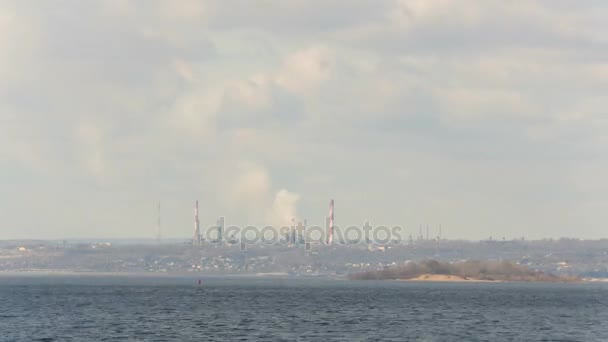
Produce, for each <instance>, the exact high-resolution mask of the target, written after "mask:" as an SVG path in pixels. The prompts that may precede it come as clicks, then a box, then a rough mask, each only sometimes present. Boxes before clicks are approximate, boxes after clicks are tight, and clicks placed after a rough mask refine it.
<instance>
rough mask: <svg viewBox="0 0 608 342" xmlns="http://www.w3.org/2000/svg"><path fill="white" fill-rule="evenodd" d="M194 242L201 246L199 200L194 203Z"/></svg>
mask: <svg viewBox="0 0 608 342" xmlns="http://www.w3.org/2000/svg"><path fill="white" fill-rule="evenodd" d="M192 244H193V245H195V246H199V245H200V244H201V227H200V222H199V220H198V200H197V201H196V204H195V205H194V237H193V239H192Z"/></svg>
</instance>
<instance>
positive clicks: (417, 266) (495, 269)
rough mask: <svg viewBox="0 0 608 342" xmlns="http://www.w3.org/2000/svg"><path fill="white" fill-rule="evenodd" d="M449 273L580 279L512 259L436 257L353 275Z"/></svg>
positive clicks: (481, 277)
mask: <svg viewBox="0 0 608 342" xmlns="http://www.w3.org/2000/svg"><path fill="white" fill-rule="evenodd" d="M426 274H432V275H445V276H455V277H460V278H462V279H463V280H486V281H534V282H565V281H568V282H570V281H578V280H580V279H579V278H576V277H563V276H556V275H553V274H548V273H544V272H540V271H535V270H532V269H530V268H528V267H526V266H523V265H518V264H514V263H512V262H509V261H463V262H456V263H442V262H439V261H436V260H425V261H421V262H418V263H416V262H408V263H405V264H403V265H400V266H396V267H390V268H386V269H384V270H379V271H367V272H361V273H355V274H351V275H350V276H349V278H350V279H356V280H391V279H393V280H396V279H403V280H407V279H414V278H417V277H419V276H422V275H426Z"/></svg>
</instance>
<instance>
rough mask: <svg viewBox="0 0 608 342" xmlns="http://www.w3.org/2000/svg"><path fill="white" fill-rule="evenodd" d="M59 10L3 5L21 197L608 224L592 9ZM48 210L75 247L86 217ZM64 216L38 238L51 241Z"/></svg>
mask: <svg viewBox="0 0 608 342" xmlns="http://www.w3.org/2000/svg"><path fill="white" fill-rule="evenodd" d="M71 5H72V6H74V7H70V6H65V7H62V8H61V9H59V8H57V6H55V5H51V4H44V3H40V4H39V3H36V4H35V5H32V4H28V3H27V2H21V1H13V2H11V1H8V2H3V3H2V4H1V5H0V79H1V81H0V164H1V165H2V166H3V169H4V168H9V169H11V170H13V173H11V179H10V182H11V184H18V185H15V186H14V188H15V189H17V190H15V193H18V194H22V195H23V197H24V198H25V197H32V196H35V195H37V194H38V191H39V190H38V187H40V186H43V187H44V186H47V187H49V188H53V187H54V186H57V187H58V188H61V190H62V191H63V192H64V193H65V196H68V197H69V196H73V197H74V198H80V197H82V196H86V195H87V193H88V192H90V191H91V190H90V189H91V186H95V187H96V188H95V189H99V190H100V192H103V193H106V194H109V195H108V197H111V198H113V197H116V198H119V197H120V198H123V197H125V196H123V195H125V194H128V195H129V196H128V197H129V199H128V200H129V201H130V202H128V203H127V202H120V201H121V200H120V199H117V200H115V201H117V202H114V201H111V200H108V199H107V198H104V197H103V196H100V197H99V198H97V199H92V200H91V201H92V202H91V205H92V206H100V207H105V208H106V209H107V211H108V215H110V216H111V215H114V217H111V218H108V221H107V222H113V223H115V224H116V226H119V225H120V223H122V224H123V225H132V223H134V222H135V223H140V222H139V221H138V220H140V218H141V217H147V213H145V212H141V211H136V210H134V211H127V210H122V209H117V208H118V207H122V208H126V207H130V206H131V204H132V203H133V202H138V201H148V200H149V197H151V196H155V197H167V198H168V200H169V201H171V200H172V201H173V202H174V203H178V202H179V201H180V200H181V199H183V198H188V199H189V198H193V197H198V195H197V194H199V193H200V194H204V195H205V196H206V197H208V198H213V199H218V200H217V203H215V202H214V203H213V204H212V205H210V206H209V207H208V208H209V209H208V210H213V213H212V214H213V215H214V216H218V215H222V214H224V212H226V213H227V214H230V215H231V216H234V217H235V218H236V217H238V218H239V219H242V220H243V221H256V223H264V222H267V221H272V222H271V223H275V224H276V223H278V222H285V220H290V219H291V217H290V216H296V215H299V213H300V212H301V213H304V214H305V215H306V216H309V217H310V218H311V219H313V218H314V217H319V216H322V215H325V213H326V210H327V208H326V204H327V203H326V202H327V199H328V198H329V197H334V198H336V200H337V203H338V204H339V205H340V206H341V208H340V220H343V221H342V223H344V222H346V221H349V223H351V222H352V223H353V224H357V223H360V222H358V220H360V219H362V218H364V219H370V220H375V219H378V218H379V217H381V218H382V219H385V220H387V221H389V222H387V223H388V224H392V223H395V224H415V223H416V222H417V221H419V220H422V219H428V217H430V218H431V219H433V215H437V216H441V220H443V223H444V224H445V225H448V224H449V222H450V221H452V222H454V224H455V225H456V223H458V224H459V225H461V226H462V236H465V237H480V236H479V234H481V233H484V234H485V233H486V232H485V231H484V230H483V227H488V226H492V227H493V228H492V229H493V230H494V231H495V232H499V231H503V229H507V228H510V226H512V225H514V224H518V225H520V224H522V221H520V218H521V216H518V214H522V213H525V214H529V213H531V212H534V210H535V209H538V212H541V213H550V212H553V213H554V214H553V215H554V217H548V216H547V215H545V214H543V215H545V216H543V215H538V217H537V216H534V215H529V217H526V218H527V219H529V220H530V222H529V223H530V225H535V223H539V224H538V225H537V226H538V227H541V228H538V229H539V232H538V235H539V236H542V235H550V234H564V233H566V232H567V230H566V229H568V227H567V223H568V222H571V221H568V220H569V219H568V218H567V217H563V218H564V222H566V223H564V224H560V223H559V218H560V213H562V212H566V211H568V210H570V209H569V207H568V206H573V207H575V208H572V210H570V211H571V212H575V213H586V214H589V220H588V225H589V226H588V227H587V230H586V232H587V234H588V235H589V236H592V235H593V236H597V235H599V234H600V233H598V232H596V231H597V229H596V228H597V227H598V226H599V223H600V222H602V220H605V219H608V217H606V215H605V214H604V213H603V212H596V213H595V214H594V215H592V213H593V211H591V210H589V208H597V207H598V203H600V202H598V201H599V200H600V199H601V196H602V193H601V192H600V191H599V190H597V191H596V190H594V189H595V188H594V187H593V184H601V182H602V181H603V179H602V178H601V177H600V176H599V175H600V174H602V172H599V171H598V170H604V168H605V164H606V158H605V153H602V152H603V151H605V149H606V148H607V147H608V141H607V139H606V134H605V129H606V120H605V119H604V117H605V115H604V114H603V113H604V112H603V110H604V108H605V107H606V101H607V99H606V98H605V93H606V90H608V81H607V80H608V78H607V75H608V73H607V72H606V70H607V68H606V63H605V60H606V56H608V46H607V45H606V39H605V36H606V35H605V34H604V33H605V31H606V30H607V29H608V27H607V26H606V24H605V23H604V22H605V20H603V19H604V17H605V15H602V14H604V13H608V6H606V5H605V4H603V3H596V4H595V5H591V4H587V3H576V4H574V3H569V2H556V1H529V2H525V3H522V2H518V3H511V2H504V1H484V2H483V3H480V2H478V1H471V2H470V1H449V0H429V1H416V0H410V1H393V0H386V1H383V0H379V1H358V0H354V1H349V2H345V1H338V0H335V1H324V2H322V3H320V2H318V3H311V2H310V1H300V0H297V1H278V0H277V1H275V0H271V1H264V2H263V3H261V4H260V3H254V2H251V1H236V2H226V1H211V0H210V1H139V0H132V1H127V0H125V1H116V0H114V1H103V2H73V3H72V4H71ZM577 158H579V159H583V160H584V161H585V163H584V164H585V165H586V166H585V170H582V171H580V172H579V173H577V171H578V170H579V169H580V168H581V166H580V163H579V162H577ZM243 160H246V161H248V162H245V163H243V162H241V161H243ZM522 165H524V166H527V167H528V168H524V169H523V171H520V170H522ZM572 174H580V175H583V176H581V177H571V175H572ZM405 175H407V176H405ZM497 175H499V176H497ZM546 175H550V176H546ZM505 177H510V178H509V182H506V183H507V184H508V186H506V185H504V184H505V181H504V178H505ZM13 178H14V179H13ZM582 178H584V180H583V179H582ZM73 179H77V180H78V181H77V182H75V181H73ZM108 180H111V181H108ZM541 180H542V181H543V182H544V183H543V184H542V186H539V187H538V188H534V186H535V185H534V184H537V183H538V182H540V181H541ZM36 182H38V184H34V183H36ZM429 184H430V185H429ZM433 184H434V185H433ZM463 184H465V185H466V186H464V185H463ZM517 184H526V186H517ZM581 184H582V185H581ZM528 186H529V187H528ZM429 187H430V188H431V189H430V190H429ZM285 189H290V190H293V189H298V190H297V194H296V193H293V192H290V191H288V190H285ZM509 189H515V190H517V191H514V192H509V191H510V190H509ZM551 189H555V190H551ZM490 190H495V192H492V191H490ZM429 191H431V192H432V195H429V194H428V192H429ZM553 191H554V192H553ZM549 192H550V193H549ZM115 194H120V196H115ZM402 194H407V196H405V195H402ZM368 196H371V197H373V198H374V199H375V200H373V201H371V200H367V199H368ZM492 196H495V197H492ZM501 196H502V197H501ZM517 196H519V197H521V198H523V200H521V201H518V200H517V199H516V198H517ZM201 197H202V196H201ZM488 197H492V198H493V199H495V200H496V201H495V202H492V201H488V200H487V198H488ZM13 198H14V194H13V195H10V194H9V195H6V194H0V202H2V203H9V202H10V204H11V205H12V206H14V208H15V210H11V213H9V214H10V216H9V217H7V218H6V219H5V221H6V222H8V223H9V225H10V223H11V222H13V223H14V222H17V223H18V222H21V221H20V220H21V217H24V216H27V215H26V209H25V208H26V207H27V204H26V203H25V202H23V203H22V204H23V205H21V204H20V203H21V202H18V201H16V202H15V201H13ZM410 198H418V199H421V200H420V201H418V202H416V201H413V200H410ZM463 198H464V199H463ZM529 198H534V199H536V201H532V200H526V199H529ZM554 198H557V200H553V199H554ZM569 199H572V200H569ZM126 200H127V199H125V201H126ZM49 202H50V201H49ZM118 202H120V203H118ZM520 202H521V203H520ZM180 203H181V202H180ZM395 203H399V205H397V204H395ZM402 203H403V205H402ZM541 203H545V204H542V205H541ZM188 205H189V204H188ZM509 205H511V206H512V207H508V206H509ZM50 206H51V207H52V210H51V209H49V211H53V212H56V213H63V212H65V213H69V215H72V216H70V218H69V220H68V219H66V222H70V224H71V227H68V228H69V229H71V230H70V232H78V227H81V226H83V225H86V224H87V223H88V222H89V221H88V218H87V217H84V215H83V216H82V217H78V215H79V213H80V211H77V210H71V208H67V207H66V205H65V204H62V203H61V201H54V202H53V203H51V204H50ZM578 206H580V207H578ZM401 207H403V208H405V209H403V210H401ZM506 207H508V210H507V209H505V212H508V213H504V216H502V214H501V213H500V210H499V209H500V208H506ZM112 208H115V209H114V210H112ZM211 208H213V209H211ZM388 208H390V210H389V209H388ZM497 208H499V209H497ZM68 209H69V210H68ZM205 209H207V207H206V208H205ZM473 209H475V210H476V211H478V212H483V213H484V214H483V215H480V218H479V220H478V221H475V222H471V219H470V217H471V215H472V214H471V213H470V212H469V211H470V210H473ZM403 212H407V213H408V215H405V214H403ZM437 213H440V214H437ZM498 214H501V219H500V220H496V219H495V217H496V215H498ZM417 215H418V216H417ZM60 216H61V215H58V214H56V215H54V216H52V217H51V216H49V217H47V219H48V222H49V227H48V228H47V227H45V228H44V229H48V230H47V234H48V235H49V236H56V237H62V232H63V230H62V229H63V228H62V221H61V217H60ZM363 216H365V217H363ZM424 217H426V218H424ZM228 218H229V219H230V217H228ZM41 219H44V218H41ZM53 220H55V221H53ZM189 220H190V217H189V216H187V215H186V216H184V217H183V218H182V216H180V215H178V214H175V219H174V222H173V223H174V226H175V227H181V226H184V227H186V226H187V227H189ZM353 221H354V222H353ZM403 221H406V222H403ZM540 223H542V225H541V224H540ZM549 223H550V224H551V227H549ZM24 224H26V223H24ZM133 225H134V226H135V224H133ZM141 226H145V224H142V225H141ZM550 228H551V229H550ZM66 229H67V228H66ZM594 229H595V230H594ZM19 232H20V231H17V230H13V231H11V232H9V233H7V234H8V235H11V234H18V233H19ZM122 233H123V231H122V230H120V229H119V228H116V229H114V230H112V231H109V232H108V234H109V235H112V234H115V235H120V234H122ZM189 233H190V231H189V229H186V230H185V231H184V232H183V234H182V232H181V231H180V230H179V228H178V229H176V232H175V235H176V236H183V235H185V234H189ZM144 234H146V230H144V229H141V230H138V228H132V231H130V234H129V235H144ZM497 234H498V233H496V234H495V235H497ZM518 234H519V233H518ZM484 237H485V236H484Z"/></svg>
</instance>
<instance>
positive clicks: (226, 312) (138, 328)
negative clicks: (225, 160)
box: [0, 276, 608, 341]
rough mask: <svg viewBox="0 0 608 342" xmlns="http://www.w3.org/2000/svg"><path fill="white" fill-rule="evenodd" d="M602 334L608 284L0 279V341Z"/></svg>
mask: <svg viewBox="0 0 608 342" xmlns="http://www.w3.org/2000/svg"><path fill="white" fill-rule="evenodd" d="M193 340H194V341H225V340H229V341H238V340H241V341H245V340H262V341H293V340H300V341H378V340H382V341H608V286H607V285H606V284H523V283H479V284H473V283H465V284H463V283H450V284H447V283H405V282H350V281H329V280H299V279H290V280H279V279H255V278H227V279H205V280H204V282H203V285H202V286H197V285H196V280H195V279H191V278H168V277H167V278H150V277H143V278H142V277H90V276H88V277H81V278H78V277H73V276H52V277H10V276H2V277H0V341H193Z"/></svg>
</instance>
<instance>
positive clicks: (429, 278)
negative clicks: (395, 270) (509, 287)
mask: <svg viewBox="0 0 608 342" xmlns="http://www.w3.org/2000/svg"><path fill="white" fill-rule="evenodd" d="M396 281H411V282H453V283H504V282H505V281H504V280H488V279H477V278H470V277H462V276H455V275H450V274H421V275H419V276H417V277H415V278H409V279H396Z"/></svg>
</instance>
